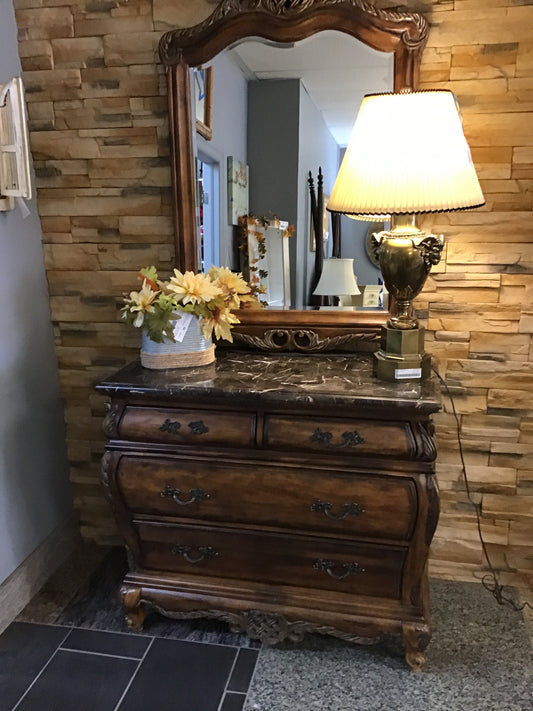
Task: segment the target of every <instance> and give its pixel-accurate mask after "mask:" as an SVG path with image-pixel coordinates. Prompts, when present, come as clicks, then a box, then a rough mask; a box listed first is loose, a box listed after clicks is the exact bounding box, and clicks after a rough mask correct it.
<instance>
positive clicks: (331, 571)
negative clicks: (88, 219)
mask: <svg viewBox="0 0 533 711" xmlns="http://www.w3.org/2000/svg"><path fill="white" fill-rule="evenodd" d="M313 568H314V569H315V570H320V571H322V572H324V573H327V574H328V575H329V577H330V578H333V579H334V580H345V579H346V578H347V577H348V576H349V575H358V574H359V573H364V572H365V569H364V568H362V567H361V566H360V565H359V563H336V562H335V561H334V560H324V558H319V559H318V560H316V561H315V563H314V565H313ZM335 568H336V569H339V568H340V569H341V570H342V571H344V572H342V573H341V572H339V573H336V572H335Z"/></svg>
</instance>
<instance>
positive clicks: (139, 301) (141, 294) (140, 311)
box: [122, 279, 159, 328]
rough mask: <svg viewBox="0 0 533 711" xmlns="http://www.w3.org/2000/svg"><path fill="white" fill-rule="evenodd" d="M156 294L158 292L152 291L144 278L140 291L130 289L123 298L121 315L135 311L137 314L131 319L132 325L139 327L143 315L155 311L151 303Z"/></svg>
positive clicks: (124, 316)
mask: <svg viewBox="0 0 533 711" xmlns="http://www.w3.org/2000/svg"><path fill="white" fill-rule="evenodd" d="M158 295H159V292H158V291H154V290H153V289H152V288H151V286H150V284H148V282H147V281H146V279H145V280H144V281H143V285H142V288H141V290H140V291H131V292H130V295H129V298H127V299H124V301H125V303H126V306H124V308H123V309H122V310H123V311H124V314H123V316H122V317H123V318H126V316H127V313H128V311H129V312H130V313H135V312H136V313H137V316H136V317H135V320H134V321H133V325H134V326H136V327H137V328H139V327H140V326H142V325H143V321H144V315H145V314H146V313H149V312H151V313H153V312H154V311H155V308H154V305H153V304H154V301H155V299H157V297H158Z"/></svg>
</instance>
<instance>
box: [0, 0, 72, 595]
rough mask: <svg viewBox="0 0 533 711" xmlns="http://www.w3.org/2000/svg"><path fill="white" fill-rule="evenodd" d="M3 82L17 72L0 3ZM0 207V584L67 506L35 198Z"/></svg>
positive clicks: (11, 31) (4, 1) (11, 20)
mask: <svg viewBox="0 0 533 711" xmlns="http://www.w3.org/2000/svg"><path fill="white" fill-rule="evenodd" d="M0 17H1V21H0V83H3V82H5V81H7V80H9V79H11V78H12V77H13V76H18V75H20V73H21V68H20V60H19V56H18V48H17V27H16V23H15V15H14V11H13V7H12V4H11V0H1V1H0ZM28 207H29V209H30V214H29V216H28V217H26V219H23V218H22V215H21V212H20V211H19V209H18V208H16V209H15V210H13V211H10V212H0V264H1V265H2V277H1V279H0V303H1V304H2V309H0V332H1V338H0V403H1V409H0V583H1V582H3V581H4V580H5V579H6V578H7V577H8V576H9V575H10V574H11V573H12V572H13V571H14V570H15V569H16V568H17V567H18V566H19V565H20V563H22V562H23V560H24V559H25V558H26V557H27V556H28V555H29V554H30V553H31V552H32V551H33V550H34V549H35V548H36V547H37V546H38V545H39V544H40V543H41V542H42V541H43V540H44V539H45V538H46V537H47V536H48V535H49V534H50V533H51V532H52V531H53V530H54V529H55V528H56V527H57V526H59V525H61V524H62V523H63V522H64V521H66V519H67V518H68V517H69V514H70V512H71V510H72V501H71V494H70V486H69V483H68V467H67V461H66V453H65V434H64V424H63V409H62V405H61V401H60V397H59V386H58V374H57V364H56V359H55V355H54V349H53V333H52V326H51V323H50V312H49V305H48V289H47V283H46V278H45V272H44V264H43V252H42V246H41V228H40V222H39V217H38V212H37V206H36V203H35V200H33V201H31V202H30V203H29V204H28Z"/></svg>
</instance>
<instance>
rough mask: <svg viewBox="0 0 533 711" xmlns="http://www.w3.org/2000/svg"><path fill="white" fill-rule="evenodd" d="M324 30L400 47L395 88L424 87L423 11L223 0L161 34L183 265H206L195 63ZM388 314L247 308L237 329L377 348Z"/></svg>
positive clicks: (260, 344)
mask: <svg viewBox="0 0 533 711" xmlns="http://www.w3.org/2000/svg"><path fill="white" fill-rule="evenodd" d="M323 30H340V31H342V32H345V33H347V34H349V35H351V36H352V37H355V38H356V39H358V40H361V41H362V42H364V43H365V44H367V45H369V46H370V47H372V48H373V49H376V50H380V51H382V52H391V53H394V90H395V91H400V90H402V89H415V88H416V87H417V84H418V75H419V68H420V60H421V54H422V50H423V48H424V45H425V43H426V40H427V34H428V23H427V21H426V20H425V18H424V17H423V16H422V15H420V14H418V13H413V12H408V11H403V10H398V9H394V10H379V9H377V8H375V7H373V5H372V4H371V3H370V2H367V0H221V2H219V4H218V6H217V7H216V9H215V10H214V12H213V13H212V14H211V15H210V16H209V17H208V18H207V19H206V20H204V22H202V23H200V24H198V25H196V26H194V27H190V28H185V29H177V30H172V31H170V32H167V33H165V34H164V35H163V37H162V38H161V41H160V46H159V52H160V56H161V60H162V62H163V63H164V65H165V66H166V69H167V76H168V97H169V123H170V141H171V144H170V148H171V157H172V203H173V215H174V225H175V249H176V263H177V266H178V267H179V268H180V269H182V270H185V269H191V270H193V271H197V269H198V257H197V242H196V240H197V227H196V198H195V169H194V155H193V122H192V108H191V101H190V96H191V94H190V68H191V67H195V66H199V65H200V64H204V63H205V62H208V61H209V60H211V59H213V57H214V56H215V55H216V54H218V53H219V52H221V51H222V50H223V49H225V48H226V47H228V46H229V45H231V44H233V43H235V42H236V41H238V40H241V39H244V38H246V37H262V38H264V39H267V40H271V41H276V42H296V41H298V40H302V39H305V38H306V37H309V36H311V35H313V34H315V33H317V32H321V31H323ZM387 317H388V314H387V313H385V312H381V313H380V312H377V311H373V312H365V311H325V310H324V311H316V310H314V311H296V310H294V311H293V310H290V311H277V310H270V309H263V310H260V311H244V312H240V313H239V318H240V320H241V324H240V325H238V326H236V327H235V328H234V331H233V334H234V339H235V341H237V342H240V343H241V344H247V345H249V346H251V347H255V348H260V349H264V350H270V351H275V350H298V351H305V352H317V351H325V350H332V349H338V348H342V349H346V350H374V349H375V345H376V343H377V340H378V338H379V331H380V327H381V325H382V324H383V323H385V321H386V320H387Z"/></svg>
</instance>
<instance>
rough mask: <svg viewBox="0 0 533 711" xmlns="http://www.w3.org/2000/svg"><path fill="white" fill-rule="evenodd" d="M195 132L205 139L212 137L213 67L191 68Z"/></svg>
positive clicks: (208, 139)
mask: <svg viewBox="0 0 533 711" xmlns="http://www.w3.org/2000/svg"><path fill="white" fill-rule="evenodd" d="M193 82H194V107H195V115H196V132H197V133H199V134H200V136H203V138H205V140H206V141H210V140H211V139H212V138H213V67H196V68H195V69H193Z"/></svg>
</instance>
